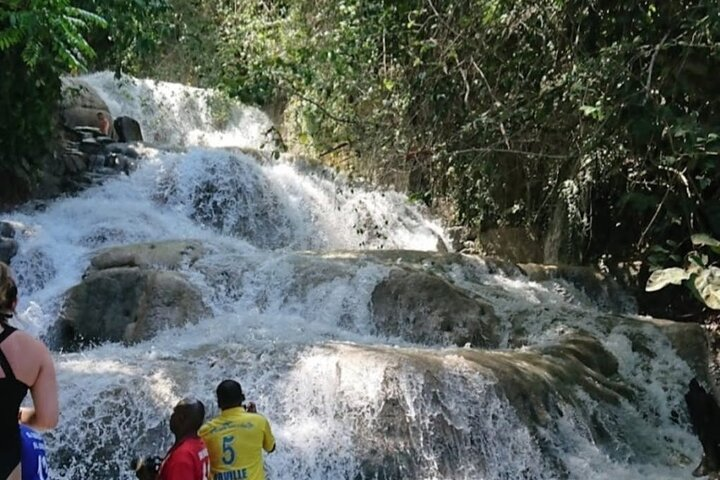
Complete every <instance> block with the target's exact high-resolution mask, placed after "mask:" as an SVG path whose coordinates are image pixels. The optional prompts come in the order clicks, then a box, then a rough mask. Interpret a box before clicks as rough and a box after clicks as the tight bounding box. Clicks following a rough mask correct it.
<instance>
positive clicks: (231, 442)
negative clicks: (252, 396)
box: [199, 380, 275, 480]
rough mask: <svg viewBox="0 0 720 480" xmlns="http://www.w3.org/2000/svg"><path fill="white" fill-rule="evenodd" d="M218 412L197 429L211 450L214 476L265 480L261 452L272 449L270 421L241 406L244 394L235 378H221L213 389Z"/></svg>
mask: <svg viewBox="0 0 720 480" xmlns="http://www.w3.org/2000/svg"><path fill="white" fill-rule="evenodd" d="M216 394H217V402H218V407H220V410H221V412H220V415H218V416H217V417H215V418H213V419H212V420H210V421H209V422H207V423H206V424H205V425H203V426H202V428H201V429H200V432H199V433H200V436H201V437H202V439H203V440H205V445H207V448H208V452H210V470H211V472H212V478H213V480H237V479H242V480H265V467H264V465H263V454H262V451H263V450H265V451H266V452H267V453H272V452H274V451H275V437H273V434H272V430H271V429H270V422H269V421H268V420H267V418H265V417H264V416H262V415H260V414H259V413H254V412H251V411H248V410H254V405H252V404H251V405H250V407H248V408H246V407H244V406H243V401H245V395H244V394H243V391H242V388H241V387H240V384H239V383H238V382H236V381H235V380H224V381H222V382H220V384H219V385H218V387H217V390H216Z"/></svg>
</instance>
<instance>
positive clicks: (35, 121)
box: [0, 0, 105, 200]
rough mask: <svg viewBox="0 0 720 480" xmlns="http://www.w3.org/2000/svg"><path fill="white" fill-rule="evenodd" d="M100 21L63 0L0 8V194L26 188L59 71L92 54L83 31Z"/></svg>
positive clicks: (37, 161)
mask: <svg viewBox="0 0 720 480" xmlns="http://www.w3.org/2000/svg"><path fill="white" fill-rule="evenodd" d="M104 25H105V21H104V20H103V19H102V18H101V17H99V16H97V15H95V14H92V13H90V12H87V11H85V10H82V9H79V8H77V7H75V6H73V5H72V4H71V2H70V1H69V0H37V1H33V2H22V1H19V0H13V1H7V2H3V3H2V6H0V64H1V65H2V70H3V75H2V76H0V110H1V111H3V112H4V113H3V115H2V117H0V177H2V178H3V179H5V180H6V181H5V182H4V188H3V190H2V194H1V195H0V198H2V199H4V200H8V199H13V198H15V199H16V198H19V197H21V196H22V195H23V194H25V193H26V192H27V190H28V189H29V188H30V185H31V184H32V181H33V179H34V178H35V176H36V175H37V173H38V169H39V168H40V165H41V163H42V155H43V154H45V153H46V151H47V147H48V144H49V143H50V140H51V135H52V128H53V112H54V111H55V108H56V103H57V100H58V98H59V95H60V79H59V78H60V75H61V74H62V73H64V72H73V71H78V70H82V69H84V68H85V67H86V66H87V62H88V61H89V60H90V59H92V58H93V56H94V52H93V50H92V48H90V46H89V44H88V43H87V41H86V40H85V37H84V35H85V34H86V33H87V32H88V31H89V30H90V29H91V28H94V27H102V26H104Z"/></svg>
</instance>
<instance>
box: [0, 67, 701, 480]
mask: <svg viewBox="0 0 720 480" xmlns="http://www.w3.org/2000/svg"><path fill="white" fill-rule="evenodd" d="M85 80H86V81H87V82H88V83H90V84H91V85H92V86H94V87H95V88H96V89H97V90H98V91H99V92H100V94H101V95H102V96H103V98H104V99H105V100H106V101H107V103H108V105H109V107H110V109H111V113H112V114H113V116H118V115H129V116H132V117H134V118H136V119H138V120H139V121H140V123H141V125H142V126H143V129H144V134H145V137H146V138H147V139H148V140H149V141H151V142H154V143H155V144H157V145H162V147H158V148H157V149H156V150H153V151H152V152H151V153H150V154H149V155H148V157H147V158H145V159H143V160H141V162H140V165H139V168H138V170H137V171H135V172H133V173H131V174H130V175H120V176H117V177H115V178H112V179H109V180H107V181H105V182H104V183H103V184H102V185H96V186H93V187H91V188H89V189H88V190H86V191H84V192H82V193H80V194H77V195H76V196H74V197H72V198H62V199H58V200H55V201H53V202H51V203H49V204H48V205H47V206H46V208H44V209H42V210H30V209H29V208H23V207H21V208H19V209H17V210H16V211H13V212H10V213H8V214H6V215H5V216H4V218H2V219H3V220H7V221H10V222H12V223H13V225H14V226H15V227H16V229H17V231H18V241H19V243H20V251H19V253H18V255H17V257H15V258H14V259H13V261H12V267H13V269H14V271H15V273H16V276H17V277H18V281H19V286H20V292H21V305H20V309H19V311H20V312H21V313H20V315H19V317H20V318H19V319H18V323H19V324H20V325H21V326H22V327H24V328H26V329H28V330H29V331H31V332H33V333H34V334H36V335H43V334H44V333H46V332H47V331H48V329H49V328H50V327H51V326H52V324H53V323H54V322H55V320H56V319H57V317H58V314H59V311H60V308H61V304H62V299H63V295H64V293H65V292H66V291H67V290H68V289H69V288H70V287H72V286H74V285H76V284H78V283H79V282H80V281H81V279H82V276H83V273H84V272H85V270H86V269H87V267H88V266H89V261H90V258H91V256H92V254H93V252H95V251H97V249H99V248H101V247H108V246H114V245H124V244H130V243H136V242H148V241H160V240H170V239H196V240H199V241H201V242H202V243H203V244H204V245H206V246H207V248H208V251H209V252H210V255H209V258H208V259H206V261H207V262H208V263H210V264H212V263H213V262H214V263H215V264H217V265H223V266H228V265H232V266H233V268H236V270H237V272H238V277H237V278H238V282H237V283H232V282H230V283H225V284H220V283H215V282H214V281H213V280H212V279H211V277H210V276H207V275H204V274H203V273H202V272H200V271H197V270H193V269H190V268H187V269H185V272H186V274H187V275H188V278H190V280H191V281H192V282H193V283H194V284H195V285H197V286H198V287H199V288H200V290H201V291H202V293H203V296H204V298H205V299H206V301H207V302H208V303H209V304H210V308H211V314H210V315H209V316H208V317H207V318H202V319H199V322H198V323H197V324H195V325H190V326H187V327H185V328H181V329H173V330H167V331H164V332H161V333H160V334H158V335H157V336H156V337H155V338H153V339H152V340H148V341H145V342H141V343H139V344H136V345H132V346H124V345H121V344H116V343H109V344H105V345H100V346H95V347H92V348H87V349H84V350H82V351H80V352H77V353H56V354H55V361H56V364H57V368H58V376H59V382H60V394H61V408H62V414H61V424H60V426H59V428H58V429H57V430H56V431H54V432H51V433H48V437H47V440H48V444H49V448H50V463H51V470H52V473H53V475H54V476H53V478H58V479H68V480H69V479H80V478H97V479H111V478H113V479H114V478H126V479H129V478H134V477H133V475H132V474H131V472H130V471H129V469H128V468H127V465H128V462H129V460H130V458H131V457H132V456H133V455H135V454H138V453H146V454H157V453H160V452H162V451H164V450H165V449H166V448H167V447H168V445H169V444H170V442H171V438H170V434H169V432H168V429H167V420H168V418H169V413H170V411H171V408H172V407H173V405H174V404H175V403H176V402H177V401H178V400H179V399H181V398H183V397H185V396H188V395H193V396H196V397H198V398H200V399H202V400H203V401H204V403H205V404H206V405H207V406H208V407H209V410H210V412H209V413H210V414H214V413H216V408H214V400H213V394H214V388H215V386H216V385H217V383H218V382H219V381H220V380H223V379H225V378H235V379H238V380H239V381H240V382H241V383H242V384H243V387H244V389H245V391H246V393H247V396H248V399H250V400H253V401H255V402H256V403H257V404H258V406H259V409H260V411H261V412H263V413H265V414H266V415H267V416H268V417H269V419H270V421H271V423H272V425H273V429H274V433H275V435H276V438H277V442H278V450H277V452H275V453H273V454H272V455H269V456H268V457H267V462H266V465H267V469H268V472H269V477H270V478H274V479H281V480H283V479H297V478H303V479H307V480H311V479H312V480H324V479H353V480H354V479H359V478H361V474H362V473H365V474H371V473H372V472H373V471H377V469H375V470H373V468H375V467H373V466H372V465H370V464H369V463H368V459H374V460H376V461H377V462H378V463H379V464H382V465H385V467H386V470H385V471H386V472H394V473H385V475H387V478H413V479H438V480H451V479H452V480H455V479H488V480H491V479H519V478H525V479H552V478H572V479H601V480H602V479H612V480H623V479H627V480H630V479H640V478H652V479H676V478H686V477H687V476H688V472H689V471H690V470H691V469H692V467H694V465H693V464H692V463H693V462H695V461H697V459H698V458H699V453H700V446H699V443H698V442H697V440H696V439H695V437H694V435H693V434H692V433H691V432H690V431H689V429H688V426H687V419H686V414H685V413H684V410H683V409H684V403H683V398H682V395H683V393H684V391H683V388H684V385H686V384H687V380H689V379H690V378H691V377H692V375H693V374H692V372H691V370H690V367H689V366H688V365H687V364H686V363H685V362H683V361H682V360H681V359H680V358H679V357H678V356H677V355H676V354H675V353H674V351H673V349H672V347H671V346H670V344H669V342H668V339H667V338H666V337H664V336H663V335H661V334H660V333H659V331H658V330H656V329H653V328H650V327H647V328H644V327H641V328H639V329H633V328H634V327H633V328H630V327H628V326H627V325H626V324H621V323H618V324H617V325H614V326H611V327H606V326H603V325H601V324H598V323H593V322H594V321H595V320H594V319H595V318H596V317H598V315H601V313H602V312H599V311H598V309H597V307H596V306H594V305H593V304H592V301H591V300H589V299H588V298H587V297H586V296H584V294H583V293H582V292H580V291H579V290H573V287H572V286H570V285H569V284H563V283H561V282H548V283H544V284H540V283H535V282H530V281H528V280H527V279H525V278H524V277H522V276H519V275H506V274H503V273H501V272H495V273H493V271H492V269H490V268H489V267H488V266H487V265H485V263H484V262H483V261H481V260H472V259H471V260H468V263H467V264H465V265H455V266H454V267H452V268H450V269H449V270H448V271H447V272H445V273H444V275H445V277H446V278H447V279H449V280H451V281H453V282H454V283H455V284H456V285H459V286H461V287H463V288H466V289H467V290H468V291H471V292H474V294H475V295H476V296H477V298H480V299H482V300H484V301H486V302H488V303H489V304H490V305H492V306H493V308H494V309H495V314H496V315H497V317H498V318H499V325H500V327H499V328H500V330H501V332H500V337H501V346H502V347H505V348H504V349H501V350H498V351H497V352H490V353H489V355H490V356H491V357H488V358H493V359H496V360H497V361H501V360H502V359H503V358H509V356H510V358H514V357H512V355H514V354H516V353H523V352H526V351H529V350H532V347H534V346H537V347H541V346H543V345H549V344H552V343H553V342H554V341H556V340H557V339H558V338H559V336H560V335H561V334H562V331H564V330H568V329H571V328H574V327H578V326H582V328H584V329H585V330H587V331H589V332H591V333H592V334H594V335H596V336H597V338H600V339H601V340H602V344H603V346H604V347H605V348H606V349H607V350H608V351H610V352H611V353H612V354H613V355H614V356H615V357H616V358H617V359H618V362H619V366H618V371H619V375H620V376H621V377H622V379H623V381H624V382H626V383H627V384H628V385H629V386H630V387H631V388H632V389H633V391H634V399H633V400H632V401H630V400H628V399H624V400H622V401H620V402H618V403H616V404H615V405H612V406H608V405H605V404H601V403H599V402H598V401H597V400H596V399H593V398H591V397H590V396H589V395H587V394H585V393H584V392H583V391H582V390H581V389H580V387H579V386H578V387H575V386H573V385H567V388H568V390H569V391H572V392H574V393H573V395H575V397H573V398H576V399H579V400H577V403H575V404H573V403H571V402H569V401H568V402H567V403H559V404H558V405H557V414H556V415H554V416H553V419H552V420H551V421H549V422H545V423H544V424H543V425H542V426H541V427H540V428H538V429H537V430H533V429H530V428H528V426H527V424H526V423H525V422H523V421H522V414H521V413H519V412H517V411H516V410H515V409H514V407H513V406H512V405H511V403H510V401H509V400H508V398H506V397H505V396H504V395H503V394H501V393H499V392H500V390H498V389H497V388H495V387H496V383H497V382H498V380H497V378H496V377H495V375H494V374H493V373H492V371H491V370H489V369H485V368H484V367H483V366H482V365H480V367H478V366H477V365H475V364H474V363H473V362H470V361H468V359H467V358H465V357H464V356H463V355H461V354H458V352H457V351H456V350H455V349H450V348H448V346H444V345H436V346H426V345H419V344H416V343H413V342H410V341H407V340H404V339H402V338H399V337H392V336H385V335H381V334H379V333H378V331H377V329H376V328H375V326H374V324H373V322H372V318H371V317H372V314H371V306H370V298H371V295H372V292H373V289H374V288H375V287H376V285H377V284H378V283H379V282H381V281H382V280H384V279H385V278H386V277H387V275H388V272H389V269H390V266H389V265H388V264H387V263H382V262H375V261H370V260H367V261H357V262H356V261H353V262H350V261H348V262H346V263H342V262H340V263H337V262H336V259H342V258H343V255H344V254H342V253H332V252H352V251H358V250H379V249H409V250H423V251H432V250H436V248H437V245H438V242H439V240H440V241H442V242H444V243H446V244H447V243H448V240H447V238H446V235H445V233H444V232H443V230H442V228H441V227H440V225H439V224H438V223H437V222H435V221H433V220H431V219H429V218H428V217H427V216H426V215H425V214H424V213H423V212H422V210H421V209H419V208H417V207H416V206H414V205H412V204H411V203H410V202H409V201H408V200H407V199H406V198H405V197H403V196H402V195H400V194H397V193H395V192H391V191H379V190H371V189H368V188H363V187H357V186H352V185H350V184H348V183H347V182H344V181H343V180H342V179H339V178H335V177H334V176H333V175H330V174H327V173H325V172H320V171H313V170H312V169H309V168H306V167H303V166H302V165H300V164H297V163H294V162H293V161H292V159H291V158H284V157H283V158H281V159H280V160H278V161H271V160H270V158H271V155H269V149H270V147H268V146H267V145H266V142H267V138H266V136H265V132H266V131H267V129H268V127H269V125H270V123H269V121H268V119H267V118H266V117H265V116H264V115H263V114H262V113H261V112H260V111H258V110H256V109H253V108H246V107H235V108H234V109H233V110H232V111H231V115H230V117H229V118H230V121H229V123H228V124H227V126H226V127H225V128H222V129H219V130H218V129H216V128H215V126H214V125H215V124H216V122H215V120H214V119H213V114H212V111H211V110H209V109H208V107H207V97H208V93H207V92H205V91H202V90H198V89H192V88H188V87H183V86H180V85H174V84H167V83H161V82H152V81H141V80H134V79H130V78H127V77H126V78H125V79H123V81H121V82H119V83H118V82H117V81H115V80H114V79H113V78H112V75H111V74H109V73H98V74H93V75H90V76H88V77H86V78H85ZM228 147H235V148H228ZM251 149H257V151H254V150H251ZM304 251H313V252H316V253H320V254H315V255H311V254H305V253H299V252H304ZM348 255H350V254H348ZM420 307H421V306H419V308H420ZM518 318H523V319H524V328H525V338H526V342H525V345H523V346H522V347H517V348H516V349H511V348H510V345H509V344H508V342H509V340H508V339H509V338H510V335H511V330H512V328H513V327H512V325H511V324H513V322H514V321H516V319H518ZM638 331H639V332H641V333H638ZM634 336H641V337H642V338H643V341H644V342H646V343H647V345H649V347H648V348H649V349H650V350H652V351H654V352H655V356H654V358H652V359H648V358H647V354H646V353H643V352H639V351H637V350H636V349H635V348H634V345H635V343H633V342H636V340H637V339H636V338H634ZM460 353H462V352H460ZM481 363H482V362H481ZM518 368H524V366H523V365H520V364H518ZM528 371H529V370H528ZM588 419H592V420H591V421H590V420H588ZM388 425H391V426H393V425H394V426H396V427H397V429H398V430H393V429H392V428H389V427H388ZM598 426H601V427H604V428H605V429H606V430H607V431H606V432H604V435H591V434H590V430H594V431H596V432H597V431H601V430H603V429H602V428H600V427H598ZM443 432H444V433H443ZM448 432H450V433H448ZM599 437H602V438H603V439H604V441H599V440H598V438H599ZM383 443H388V444H390V445H391V446H392V448H391V449H390V450H386V452H387V451H390V452H391V454H388V453H383V452H380V453H377V455H375V454H373V453H372V452H373V450H372V448H373V445H374V444H383ZM385 446H387V445H385ZM383 455H385V457H387V458H384V457H383ZM407 456H412V457H413V458H411V459H408V458H406V457H407ZM370 463H372V462H370ZM408 465H411V466H412V468H409V467H408ZM380 478H386V477H382V475H381V476H380Z"/></svg>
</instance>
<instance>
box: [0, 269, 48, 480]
mask: <svg viewBox="0 0 720 480" xmlns="http://www.w3.org/2000/svg"><path fill="white" fill-rule="evenodd" d="M17 293H18V291H17V286H16V284H15V280H13V277H12V273H11V271H10V268H9V267H8V266H7V265H6V264H5V263H2V262H0V479H7V480H21V442H20V425H19V424H18V418H19V420H20V423H21V424H25V425H28V426H29V427H32V428H34V429H36V430H47V429H51V428H54V427H55V426H56V425H57V423H58V410H59V408H58V388H57V378H56V376H55V366H54V365H53V360H52V356H51V355H50V351H49V350H48V348H47V347H46V346H45V344H44V343H42V342H41V341H39V340H37V339H36V338H33V337H32V336H31V335H29V334H27V333H25V332H21V331H18V330H17V329H15V328H14V327H11V326H10V324H9V323H8V322H9V320H10V319H11V318H12V317H13V315H14V314H15V307H16V306H17V301H18V298H17ZM28 390H30V395H31V396H32V401H33V406H34V408H22V409H21V408H20V405H21V404H22V401H23V400H24V399H25V396H26V395H27V392H28ZM18 412H19V417H18Z"/></svg>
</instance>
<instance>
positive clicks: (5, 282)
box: [0, 262, 18, 321]
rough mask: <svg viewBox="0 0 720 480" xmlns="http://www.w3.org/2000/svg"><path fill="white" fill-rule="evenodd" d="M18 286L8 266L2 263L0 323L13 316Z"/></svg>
mask: <svg viewBox="0 0 720 480" xmlns="http://www.w3.org/2000/svg"><path fill="white" fill-rule="evenodd" d="M17 294H18V291H17V285H16V284H15V280H14V279H13V277H12V272H11V271H10V267H8V266H7V264H5V263H3V262H0V321H2V320H4V319H6V318H9V317H12V316H13V313H14V312H13V306H14V304H15V301H16V300H17Z"/></svg>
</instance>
